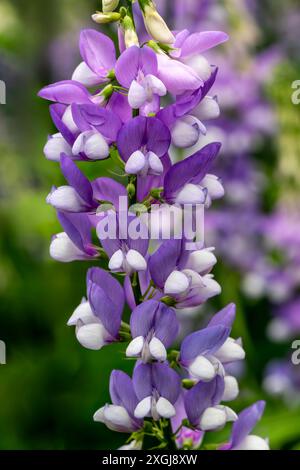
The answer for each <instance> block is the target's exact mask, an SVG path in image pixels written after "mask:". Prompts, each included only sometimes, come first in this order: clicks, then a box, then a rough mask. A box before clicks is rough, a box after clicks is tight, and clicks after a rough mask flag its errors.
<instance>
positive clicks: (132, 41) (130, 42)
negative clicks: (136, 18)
mask: <svg viewBox="0 0 300 470" xmlns="http://www.w3.org/2000/svg"><path fill="white" fill-rule="evenodd" d="M123 28H124V41H125V46H126V48H127V49H128V47H131V46H138V47H139V45H140V43H139V38H138V36H137V34H136V31H135V28H134V24H133V22H132V19H131V18H130V16H128V15H126V16H125V18H124V19H123Z"/></svg>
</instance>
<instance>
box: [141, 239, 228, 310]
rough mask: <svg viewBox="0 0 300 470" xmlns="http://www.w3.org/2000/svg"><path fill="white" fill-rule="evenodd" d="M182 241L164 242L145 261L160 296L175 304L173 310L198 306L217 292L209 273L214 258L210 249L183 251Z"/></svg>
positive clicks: (217, 288) (183, 241)
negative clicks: (171, 298)
mask: <svg viewBox="0 0 300 470" xmlns="http://www.w3.org/2000/svg"><path fill="white" fill-rule="evenodd" d="M185 243H186V241H185V240H166V241H164V242H163V243H162V244H161V246H160V247H159V248H158V250H157V251H156V252H155V253H154V254H153V255H151V257H150V259H149V271H150V275H151V278H152V280H153V282H154V283H155V285H156V287H157V288H158V289H159V290H160V291H161V293H162V295H169V296H172V297H173V298H174V300H175V301H176V307H177V308H184V307H191V306H198V305H200V304H201V303H203V302H205V301H206V300H207V299H208V298H210V297H213V296H214V295H217V294H219V293H220V286H219V284H218V283H217V282H216V281H214V279H213V278H212V277H211V275H210V274H208V273H209V272H210V270H211V268H212V267H213V266H214V264H215V263H216V258H215V256H214V255H213V253H212V251H211V250H210V249H202V250H196V251H194V252H191V251H188V250H186V249H185Z"/></svg>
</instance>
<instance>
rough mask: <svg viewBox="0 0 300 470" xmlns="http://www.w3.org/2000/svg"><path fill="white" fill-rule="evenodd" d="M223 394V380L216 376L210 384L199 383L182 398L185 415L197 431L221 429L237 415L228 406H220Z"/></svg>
mask: <svg viewBox="0 0 300 470" xmlns="http://www.w3.org/2000/svg"><path fill="white" fill-rule="evenodd" d="M223 394H224V379H223V377H221V376H219V375H217V376H216V377H215V378H214V379H213V380H211V381H210V382H199V383H198V384H197V385H195V386H194V387H193V388H192V389H191V390H189V391H188V392H186V394H185V396H184V405H185V410H186V414H187V416H188V419H189V421H190V423H191V424H192V425H193V426H194V427H195V428H196V429H198V430H199V431H216V430H218V429H222V428H223V426H225V424H226V423H227V422H228V421H235V420H236V419H237V415H236V414H235V413H234V412H233V411H232V410H231V408H229V407H228V406H224V405H220V402H221V400H222V396H223Z"/></svg>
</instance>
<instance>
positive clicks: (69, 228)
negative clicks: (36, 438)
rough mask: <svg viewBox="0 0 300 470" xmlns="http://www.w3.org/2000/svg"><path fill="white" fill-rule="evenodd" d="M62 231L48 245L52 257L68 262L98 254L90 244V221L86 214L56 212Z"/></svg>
mask: <svg viewBox="0 0 300 470" xmlns="http://www.w3.org/2000/svg"><path fill="white" fill-rule="evenodd" d="M57 216H58V220H59V221H60V223H61V225H62V227H63V229H64V232H61V233H59V234H57V235H55V236H54V237H53V239H52V241H51V245H50V255H51V257H52V258H53V259H55V260H57V261H61V262H63V263H68V262H70V261H75V260H91V259H94V258H96V257H98V256H99V254H98V251H97V249H96V247H95V246H94V245H93V244H92V240H91V228H92V223H91V221H90V219H89V217H88V215H87V214H63V213H61V212H58V214H57Z"/></svg>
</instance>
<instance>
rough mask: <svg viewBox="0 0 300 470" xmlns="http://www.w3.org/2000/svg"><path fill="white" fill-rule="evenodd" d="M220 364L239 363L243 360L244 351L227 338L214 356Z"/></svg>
mask: <svg viewBox="0 0 300 470" xmlns="http://www.w3.org/2000/svg"><path fill="white" fill-rule="evenodd" d="M214 356H216V358H218V359H219V361H221V362H224V363H226V362H233V361H241V360H243V359H245V351H244V349H243V348H242V346H240V345H239V344H238V343H237V342H236V341H235V340H234V339H232V338H227V340H226V341H225V343H224V344H223V346H221V347H220V349H219V350H218V351H217V352H216V353H215V354H214Z"/></svg>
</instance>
